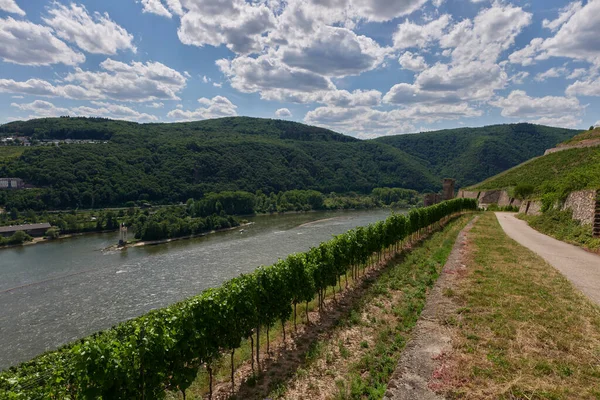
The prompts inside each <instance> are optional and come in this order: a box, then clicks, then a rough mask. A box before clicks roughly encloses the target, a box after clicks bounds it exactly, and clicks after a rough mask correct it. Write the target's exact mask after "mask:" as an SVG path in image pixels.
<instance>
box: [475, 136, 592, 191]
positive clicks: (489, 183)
mask: <svg viewBox="0 0 600 400" xmlns="http://www.w3.org/2000/svg"><path fill="white" fill-rule="evenodd" d="M517 186H521V187H529V190H528V191H531V192H532V193H531V195H530V196H531V197H541V196H542V195H545V194H548V193H555V194H557V195H558V196H559V197H562V196H564V195H566V194H568V193H569V192H571V191H574V190H583V189H595V188H600V147H588V148H581V149H570V150H563V151H559V152H557V153H552V154H548V155H547V156H543V157H539V158H536V159H533V160H531V161H529V162H526V163H524V164H522V165H519V166H518V167H515V168H512V169H510V170H509V171H506V172H504V173H502V174H499V175H497V176H494V177H492V178H490V179H487V180H485V181H483V182H482V183H480V184H477V185H475V186H473V189H474V190H490V189H508V188H514V187H517Z"/></svg>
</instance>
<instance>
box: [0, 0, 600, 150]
mask: <svg viewBox="0 0 600 400" xmlns="http://www.w3.org/2000/svg"><path fill="white" fill-rule="evenodd" d="M599 15H600V0H587V1H585V0H583V1H575V2H568V1H559V0H529V1H522V0H287V1H286V0H137V1H136V0H103V1H91V0H77V1H75V2H66V1H63V0H60V1H59V0H57V1H53V0H52V1H48V0H0V60H1V61H0V123H6V122H9V121H13V120H22V119H29V118H38V117H48V116H62V115H71V116H100V117H107V118H114V119H126V120H132V121H138V122H175V121H191V120H201V119H207V118H217V117H224V116H236V115H243V116H252V117H264V118H278V119H286V120H292V121H298V122H303V123H307V124H311V125H317V126H322V127H326V128H330V129H333V130H335V131H338V132H341V133H345V134H348V135H352V136H356V137H359V138H372V137H376V136H384V135H394V134H403V133H412V132H422V131H429V130H437V129H446V128H457V127H463V126H483V125H491V124H498V123H515V122H532V123H537V124H544V125H551V126H559V127H569V128H583V129H585V128H589V127H590V126H591V125H595V124H600V113H599V112H598V110H600V107H599V106H600V23H598V20H597V19H598V18H597V17H598V16H599Z"/></svg>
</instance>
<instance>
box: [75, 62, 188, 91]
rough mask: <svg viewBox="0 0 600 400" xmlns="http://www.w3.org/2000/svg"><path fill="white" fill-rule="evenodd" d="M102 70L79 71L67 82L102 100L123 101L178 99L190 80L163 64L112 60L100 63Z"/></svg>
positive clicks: (78, 69) (77, 69)
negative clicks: (128, 62)
mask: <svg viewBox="0 0 600 400" xmlns="http://www.w3.org/2000/svg"><path fill="white" fill-rule="evenodd" d="M100 68H101V70H100V71H84V70H82V69H80V68H76V69H75V72H72V73H70V74H68V75H67V76H66V78H65V81H66V82H69V83H72V84H73V85H78V86H79V87H81V88H82V89H83V90H85V91H86V92H88V93H90V94H93V95H95V96H97V97H98V98H101V99H102V98H104V99H113V100H119V101H155V100H178V99H179V97H178V95H177V94H178V93H179V92H180V91H181V90H182V89H183V88H184V87H185V86H186V81H187V78H186V77H185V76H183V75H182V74H181V73H179V72H178V71H176V70H174V69H172V68H169V67H167V66H166V65H164V64H162V63H159V62H151V61H148V62H146V63H142V62H137V61H134V62H131V63H130V64H126V63H123V62H120V61H115V60H112V59H110V58H108V59H106V60H105V61H103V62H102V63H101V64H100Z"/></svg>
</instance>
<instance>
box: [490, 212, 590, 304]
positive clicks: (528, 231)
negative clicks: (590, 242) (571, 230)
mask: <svg viewBox="0 0 600 400" xmlns="http://www.w3.org/2000/svg"><path fill="white" fill-rule="evenodd" d="M496 218H498V221H499V222H500V225H501V226H502V229H504V232H506V234H507V235H508V236H510V237H511V238H512V239H513V240H515V241H517V242H518V243H519V244H520V245H522V246H525V247H527V248H528V249H530V250H532V251H533V252H535V253H537V254H538V255H539V256H540V257H542V258H543V259H544V260H546V261H547V262H548V263H549V264H551V265H552V266H554V268H556V269H557V270H559V271H560V272H561V273H562V274H563V275H564V276H565V277H567V279H569V280H570V281H571V282H572V283H573V284H574V285H575V287H577V288H578V289H579V290H581V291H582V292H583V293H584V294H585V295H586V296H588V297H589V298H590V299H592V300H593V301H594V302H596V304H600V256H598V255H595V254H592V253H588V252H587V251H585V250H583V249H581V248H579V247H577V246H573V245H571V244H568V243H565V242H561V241H560V240H556V239H554V238H551V237H550V236H546V235H544V234H542V233H539V232H538V231H536V230H535V229H533V228H531V227H529V225H527V222H525V221H522V220H520V219H518V218H516V217H515V214H513V213H500V212H498V213H496Z"/></svg>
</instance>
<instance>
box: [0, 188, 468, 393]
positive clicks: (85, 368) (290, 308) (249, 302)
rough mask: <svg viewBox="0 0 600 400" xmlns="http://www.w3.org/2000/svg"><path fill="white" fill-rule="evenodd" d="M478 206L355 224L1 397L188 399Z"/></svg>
mask: <svg viewBox="0 0 600 400" xmlns="http://www.w3.org/2000/svg"><path fill="white" fill-rule="evenodd" d="M476 207H477V204H476V201H475V200H470V199H455V200H451V201H447V202H443V203H441V204H437V205H434V206H431V207H427V208H420V209H414V210H412V211H411V212H410V213H409V214H407V215H397V214H393V215H391V216H390V217H388V218H387V219H386V220H385V221H381V222H378V223H376V224H371V225H369V226H366V227H359V228H355V229H353V230H350V231H348V232H346V233H344V234H341V235H338V236H336V237H334V238H333V239H331V240H330V241H328V242H324V243H321V244H320V245H319V246H317V247H314V248H311V249H310V250H309V251H307V252H306V253H299V254H292V255H290V256H288V257H287V258H286V259H284V260H279V261H278V262H277V263H275V264H274V265H272V266H268V267H260V268H258V269H256V270H255V271H254V272H253V273H251V274H247V275H241V276H239V277H237V278H234V279H231V280H229V281H227V282H226V283H224V284H223V285H222V286H221V287H219V288H214V289H208V290H206V291H204V292H202V293H201V294H200V295H198V296H195V297H192V298H190V299H187V300H184V301H182V302H180V303H177V304H174V305H172V306H170V307H167V308H164V309H160V310H155V311H152V312H150V313H148V314H145V315H143V316H141V317H138V318H135V319H132V320H129V321H126V322H123V323H121V324H119V325H117V326H115V327H113V328H111V329H109V330H106V331H102V332H99V333H97V334H94V335H92V336H89V337H86V338H84V339H81V340H79V341H77V342H74V343H71V344H69V345H67V346H64V347H62V348H60V349H58V350H56V351H53V352H49V353H46V354H43V355H41V356H39V357H37V358H35V359H34V360H32V361H29V362H26V363H23V364H21V365H19V366H18V367H14V368H11V369H10V370H8V371H5V372H2V373H0V398H2V399H4V398H6V399H38V398H39V399H42V398H43V399H48V398H50V399H75V398H92V399H96V398H103V399H108V398H110V399H158V398H164V397H165V396H166V393H167V392H168V391H174V392H181V394H182V395H183V397H184V398H185V394H186V390H187V389H188V388H189V386H190V385H191V384H192V382H193V381H194V380H195V379H196V377H197V375H198V372H199V371H200V369H206V371H207V372H208V374H209V376H210V380H211V387H212V367H213V366H214V364H215V362H216V361H217V360H219V359H221V358H222V357H223V355H226V354H227V355H231V357H232V359H233V356H234V354H235V351H236V349H238V348H239V347H240V346H241V344H242V342H243V341H244V340H246V339H248V340H250V341H251V343H252V344H253V345H254V344H255V345H256V350H255V355H253V357H252V362H253V364H254V361H256V364H257V368H258V370H259V371H260V369H261V368H260V365H261V359H260V343H259V338H260V331H261V329H266V330H267V332H268V329H269V328H271V327H273V326H274V325H275V324H277V323H281V324H282V327H283V329H284V331H283V334H284V335H285V322H286V321H288V320H290V319H291V320H292V321H293V323H294V326H295V325H296V316H297V307H298V305H302V304H308V302H310V301H312V300H313V299H314V298H317V299H318V303H319V304H320V303H322V302H323V300H324V295H325V293H326V291H327V289H328V288H329V287H335V286H337V285H340V286H341V282H342V278H343V277H346V280H347V279H348V276H349V275H350V276H352V277H356V276H358V275H359V274H361V272H362V273H364V271H365V270H366V269H368V268H370V267H371V265H372V264H374V263H375V262H377V261H378V260H379V259H380V258H381V257H382V256H383V255H385V254H386V253H393V252H396V251H398V249H399V248H401V246H402V244H403V241H405V240H410V239H412V238H414V237H415V236H418V235H421V234H423V233H425V232H426V231H428V230H430V229H432V228H433V227H434V226H436V225H438V224H440V223H441V222H442V221H443V220H444V219H447V218H448V217H449V216H451V215H453V214H455V213H457V212H460V211H463V210H472V209H475V208H476ZM307 315H308V314H307ZM267 337H268V335H267ZM254 338H256V340H254ZM253 367H254V365H253ZM232 368H233V363H232ZM232 379H233V371H232Z"/></svg>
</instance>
